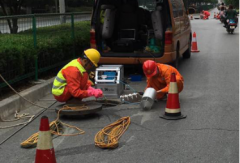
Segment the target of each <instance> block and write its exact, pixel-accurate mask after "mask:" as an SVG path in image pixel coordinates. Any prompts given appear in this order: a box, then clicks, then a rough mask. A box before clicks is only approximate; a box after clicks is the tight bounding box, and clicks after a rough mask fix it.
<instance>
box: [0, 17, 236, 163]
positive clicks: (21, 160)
mask: <svg viewBox="0 0 240 163" xmlns="http://www.w3.org/2000/svg"><path fill="white" fill-rule="evenodd" d="M212 17H213V15H211V18H210V19H209V20H196V19H195V20H192V21H191V24H192V31H194V32H196V34H197V41H198V48H199V50H200V52H199V53H193V54H192V57H191V58H190V59H188V60H181V62H180V67H179V71H180V73H181V74H182V75H183V76H184V79H185V82H184V90H183V92H182V93H180V103H181V111H182V114H185V115H187V118H186V119H182V120H178V121H167V120H164V119H160V118H159V116H160V115H162V114H164V109H165V106H166V101H160V102H156V103H155V104H154V107H153V108H152V110H150V111H141V110H140V109H139V106H138V105H120V106H117V107H108V108H104V109H103V110H102V111H101V112H99V113H98V114H96V115H94V116H91V117H85V118H77V119H76V118H75V119H70V118H62V121H64V122H66V123H69V124H72V125H76V126H78V127H80V128H81V129H83V130H84V131H85V134H83V135H79V136H74V137H57V138H55V139H53V144H54V149H55V155H56V159H57V162H58V163H66V162H67V163H69V162H72V163H75V162H76V163H77V162H84V163H95V162H99V163H132V162H134V163H135V162H136V163H238V162H239V148H238V145H239V46H238V45H239V29H238V28H237V29H236V30H235V33H234V34H233V35H232V34H228V33H227V32H226V30H225V28H223V27H222V24H220V21H218V20H215V19H212ZM130 85H131V86H132V87H133V88H134V89H136V90H138V91H142V89H143V88H144V86H145V82H144V81H142V82H135V83H134V82H132V83H130ZM50 98H52V97H51V95H49V96H47V97H45V98H44V99H50ZM39 102H40V103H41V104H44V105H48V106H50V105H51V104H53V101H44V100H41V101H39ZM58 104H59V103H57V104H55V105H54V106H53V107H51V108H52V109H54V107H55V106H56V105H58ZM33 109H34V107H32V108H30V109H29V110H33ZM43 115H47V116H48V117H49V119H50V121H52V120H54V119H55V118H56V113H55V112H54V110H51V109H50V110H47V111H46V112H44V114H43ZM124 116H130V117H131V124H130V126H129V128H128V130H127V131H126V132H125V133H124V134H123V136H122V137H121V139H120V141H119V147H118V148H116V149H114V150H108V149H105V150H103V149H100V148H98V147H95V146H94V136H95V134H96V133H97V132H98V131H99V130H101V129H102V128H103V127H105V126H106V125H108V124H110V123H113V122H115V121H116V120H118V119H119V118H121V117H124ZM39 120H40V117H39V118H37V119H36V120H34V121H33V122H32V123H31V124H29V125H28V126H26V127H25V128H24V129H23V130H21V131H20V132H18V133H17V134H16V135H15V136H13V137H12V138H10V139H9V140H8V141H6V142H5V143H4V144H2V145H1V146H0V151H1V152H0V162H3V163H5V162H8V163H9V162H11V163H15V162H16V163H30V162H34V159H35V152H36V149H22V148H20V143H21V142H22V141H24V140H26V139H27V138H28V137H29V136H30V135H31V134H33V133H35V132H37V131H38V128H39ZM18 128H19V127H16V128H14V130H16V129H18ZM14 130H13V129H5V130H1V132H0V135H1V137H0V138H1V141H2V140H3V139H5V138H6V137H7V136H8V135H10V134H11V133H13V132H14ZM73 132H74V130H73V129H68V130H66V133H73Z"/></svg>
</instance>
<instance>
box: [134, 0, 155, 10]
mask: <svg viewBox="0 0 240 163" xmlns="http://www.w3.org/2000/svg"><path fill="white" fill-rule="evenodd" d="M138 5H139V7H141V8H143V9H146V10H149V11H153V10H154V9H155V6H156V0H138Z"/></svg>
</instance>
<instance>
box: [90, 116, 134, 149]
mask: <svg viewBox="0 0 240 163" xmlns="http://www.w3.org/2000/svg"><path fill="white" fill-rule="evenodd" d="M129 125H130V117H123V118H121V119H119V120H117V121H116V122H114V123H112V124H110V125H108V126H106V127H104V128H103V129H102V130H101V131H99V132H98V133H97V134H96V135H95V139H94V141H95V145H96V146H98V147H99V148H110V149H114V148H117V147H118V140H119V139H120V137H121V136H122V135H123V134H124V132H125V131H126V130H127V129H128V126H129Z"/></svg>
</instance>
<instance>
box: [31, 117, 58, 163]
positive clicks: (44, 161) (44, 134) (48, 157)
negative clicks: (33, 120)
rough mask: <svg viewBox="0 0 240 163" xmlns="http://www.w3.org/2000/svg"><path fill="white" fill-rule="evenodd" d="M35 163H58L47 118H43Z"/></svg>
mask: <svg viewBox="0 0 240 163" xmlns="http://www.w3.org/2000/svg"><path fill="white" fill-rule="evenodd" d="M35 163H56V158H55V152H54V148H53V143H52V136H51V133H50V129H49V122H48V117H47V116H43V117H42V118H41V123H40V128H39V135H38V142H37V151H36V157H35Z"/></svg>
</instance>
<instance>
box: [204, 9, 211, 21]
mask: <svg viewBox="0 0 240 163" xmlns="http://www.w3.org/2000/svg"><path fill="white" fill-rule="evenodd" d="M203 14H204V17H203V19H208V17H209V16H210V12H209V11H204V10H203Z"/></svg>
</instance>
